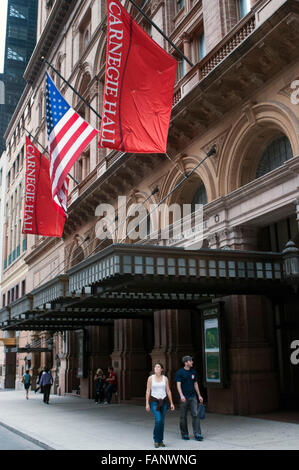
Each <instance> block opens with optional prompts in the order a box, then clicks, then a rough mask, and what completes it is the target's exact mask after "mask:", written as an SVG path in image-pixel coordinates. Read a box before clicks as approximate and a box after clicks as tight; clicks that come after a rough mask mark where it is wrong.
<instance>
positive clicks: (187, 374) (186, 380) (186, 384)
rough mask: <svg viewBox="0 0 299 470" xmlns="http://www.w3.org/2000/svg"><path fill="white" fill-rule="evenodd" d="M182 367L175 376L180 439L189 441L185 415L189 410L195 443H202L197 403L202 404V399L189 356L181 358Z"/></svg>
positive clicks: (196, 376)
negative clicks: (178, 400) (178, 398)
mask: <svg viewBox="0 0 299 470" xmlns="http://www.w3.org/2000/svg"><path fill="white" fill-rule="evenodd" d="M182 363H183V365H184V367H182V368H181V369H179V370H178V371H177V373H176V376H175V382H176V384H177V390H178V392H179V397H180V431H181V434H182V439H184V440H186V441H187V440H189V439H190V437H189V433H188V422H187V413H188V410H189V409H190V411H191V416H192V427H193V434H194V438H195V440H196V441H202V440H203V437H202V435H201V428H200V413H199V406H198V401H197V399H198V400H199V402H200V403H203V398H202V396H201V394H200V391H199V388H198V375H197V372H196V370H195V369H193V359H192V357H191V356H184V357H183V358H182Z"/></svg>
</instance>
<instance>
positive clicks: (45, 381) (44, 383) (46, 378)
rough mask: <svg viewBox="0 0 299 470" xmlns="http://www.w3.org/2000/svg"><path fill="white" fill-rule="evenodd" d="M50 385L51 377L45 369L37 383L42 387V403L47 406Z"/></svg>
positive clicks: (51, 382)
mask: <svg viewBox="0 0 299 470" xmlns="http://www.w3.org/2000/svg"><path fill="white" fill-rule="evenodd" d="M52 384H53V377H52V375H51V373H50V371H49V369H45V370H44V372H43V373H42V376H41V379H40V381H39V385H40V386H41V387H43V392H44V403H46V404H47V405H48V404H49V398H50V390H51V386H52Z"/></svg>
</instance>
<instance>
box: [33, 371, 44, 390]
mask: <svg viewBox="0 0 299 470" xmlns="http://www.w3.org/2000/svg"><path fill="white" fill-rule="evenodd" d="M42 374H43V370H41V371H40V373H39V374H38V379H37V381H36V384H37V385H38V387H37V386H35V390H34V393H37V392H38V391H39V390H40V393H43V390H42V387H41V386H40V385H39V383H40V379H41V376H42Z"/></svg>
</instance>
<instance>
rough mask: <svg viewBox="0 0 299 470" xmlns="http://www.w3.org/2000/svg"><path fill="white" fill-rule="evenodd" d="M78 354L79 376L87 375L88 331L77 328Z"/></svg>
mask: <svg viewBox="0 0 299 470" xmlns="http://www.w3.org/2000/svg"><path fill="white" fill-rule="evenodd" d="M75 335H76V355H77V377H78V378H84V377H87V364H86V360H87V357H86V332H85V330H76V331H75Z"/></svg>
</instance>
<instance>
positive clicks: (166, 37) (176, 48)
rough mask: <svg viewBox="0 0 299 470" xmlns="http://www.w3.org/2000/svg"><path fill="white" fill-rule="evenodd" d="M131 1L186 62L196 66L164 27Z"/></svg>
mask: <svg viewBox="0 0 299 470" xmlns="http://www.w3.org/2000/svg"><path fill="white" fill-rule="evenodd" d="M129 2H130V3H132V5H134V7H135V8H136V9H137V10H138V11H139V12H140V13H141V14H142V15H143V16H144V18H146V19H147V21H148V22H149V23H150V24H151V25H152V26H153V27H154V28H155V29H156V30H157V31H158V32H159V33H160V34H161V35H162V36H163V38H164V39H166V41H167V42H169V44H170V45H171V46H172V47H173V48H174V49H175V50H176V51H177V52H178V53H179V54H180V56H181V57H182V58H183V59H184V60H185V61H186V62H188V64H189V65H191V67H194V64H193V63H192V62H191V61H190V60H189V59H188V57H186V56H185V55H184V54H183V52H182V51H181V50H180V49H179V48H178V47H177V46H176V45H175V44H174V43H173V42H172V41H171V39H169V37H168V36H166V34H165V33H164V31H162V29H160V28H159V26H158V25H156V23H154V21H153V20H152V19H151V18H150V17H149V16H148V15H147V14H146V13H144V11H143V10H142V9H141V8H140V7H139V6H138V5H136V3H135V2H134V0H129Z"/></svg>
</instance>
